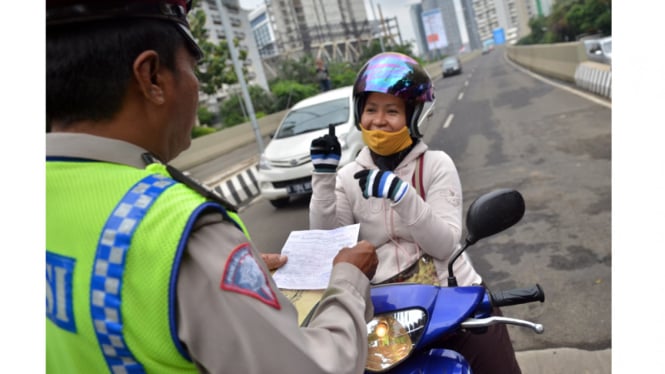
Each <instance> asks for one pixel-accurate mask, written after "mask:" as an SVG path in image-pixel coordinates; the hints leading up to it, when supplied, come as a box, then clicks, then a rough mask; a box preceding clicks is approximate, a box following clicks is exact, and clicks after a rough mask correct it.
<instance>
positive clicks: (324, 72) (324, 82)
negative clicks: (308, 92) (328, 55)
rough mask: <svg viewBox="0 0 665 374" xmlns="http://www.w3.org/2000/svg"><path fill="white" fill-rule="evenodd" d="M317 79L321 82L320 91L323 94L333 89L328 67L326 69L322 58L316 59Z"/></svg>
mask: <svg viewBox="0 0 665 374" xmlns="http://www.w3.org/2000/svg"><path fill="white" fill-rule="evenodd" d="M316 79H317V80H318V81H319V89H320V90H321V92H326V91H328V90H330V89H332V82H331V81H330V73H328V67H326V65H325V64H324V63H323V60H322V59H321V58H320V57H319V58H317V59H316Z"/></svg>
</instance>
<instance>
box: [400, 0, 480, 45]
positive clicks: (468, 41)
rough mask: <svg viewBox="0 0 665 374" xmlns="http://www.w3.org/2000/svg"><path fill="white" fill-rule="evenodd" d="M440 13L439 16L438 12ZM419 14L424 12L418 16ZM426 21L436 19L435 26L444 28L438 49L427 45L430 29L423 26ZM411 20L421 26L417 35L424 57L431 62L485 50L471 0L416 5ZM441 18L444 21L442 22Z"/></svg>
mask: <svg viewBox="0 0 665 374" xmlns="http://www.w3.org/2000/svg"><path fill="white" fill-rule="evenodd" d="M437 10H438V11H439V12H436V11H437ZM415 12H420V14H419V15H418V14H416V13H415ZM423 17H427V18H428V20H429V19H430V17H434V18H435V19H434V21H436V22H434V24H435V25H441V26H442V28H443V30H442V31H440V32H441V33H442V35H440V36H438V38H440V39H441V40H439V43H437V45H438V46H440V47H438V48H432V45H434V44H432V43H428V41H427V37H428V36H427V35H426V33H427V31H426V27H425V26H424V25H423V22H425V21H424V20H423ZM411 18H412V19H413V20H414V24H416V22H417V25H418V26H416V29H415V30H414V31H416V35H417V40H418V41H419V43H422V46H421V45H420V44H419V47H420V48H422V49H421V50H422V51H426V53H424V54H423V55H427V56H428V57H429V58H437V57H439V56H442V55H457V54H459V53H462V52H468V51H471V50H474V49H479V48H481V43H480V37H479V36H478V29H477V27H476V19H475V15H474V10H473V7H472V6H471V0H423V1H422V3H421V4H416V5H412V7H411ZM439 18H440V19H439Z"/></svg>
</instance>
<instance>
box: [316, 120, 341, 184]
mask: <svg viewBox="0 0 665 374" xmlns="http://www.w3.org/2000/svg"><path fill="white" fill-rule="evenodd" d="M309 154H310V156H311V158H312V164H314V171H318V172H322V173H334V172H335V171H337V166H339V159H340V157H341V156H342V146H341V145H340V144H339V140H337V136H335V125H328V134H326V135H324V136H321V137H319V138H316V139H314V140H312V144H311V146H310V148H309Z"/></svg>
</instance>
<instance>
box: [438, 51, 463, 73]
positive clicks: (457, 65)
mask: <svg viewBox="0 0 665 374" xmlns="http://www.w3.org/2000/svg"><path fill="white" fill-rule="evenodd" d="M441 69H442V70H443V78H445V77H449V76H451V75H457V74H462V62H461V61H460V59H459V57H457V56H448V57H446V58H444V59H443V62H442V63H441Z"/></svg>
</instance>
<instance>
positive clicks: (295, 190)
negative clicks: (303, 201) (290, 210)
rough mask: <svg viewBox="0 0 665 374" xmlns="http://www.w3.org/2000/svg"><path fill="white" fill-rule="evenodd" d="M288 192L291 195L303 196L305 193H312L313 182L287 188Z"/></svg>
mask: <svg viewBox="0 0 665 374" xmlns="http://www.w3.org/2000/svg"><path fill="white" fill-rule="evenodd" d="M286 192H287V193H288V194H289V195H302V194H305V193H310V192H312V182H305V183H298V184H292V185H290V186H286Z"/></svg>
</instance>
